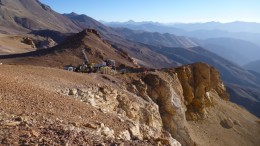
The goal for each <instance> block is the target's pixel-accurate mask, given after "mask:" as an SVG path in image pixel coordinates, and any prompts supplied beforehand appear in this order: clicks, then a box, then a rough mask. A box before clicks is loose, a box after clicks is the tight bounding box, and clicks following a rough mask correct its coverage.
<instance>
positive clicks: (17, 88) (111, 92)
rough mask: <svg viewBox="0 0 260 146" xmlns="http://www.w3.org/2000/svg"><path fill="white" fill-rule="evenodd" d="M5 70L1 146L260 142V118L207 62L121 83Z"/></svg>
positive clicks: (124, 77)
mask: <svg viewBox="0 0 260 146" xmlns="http://www.w3.org/2000/svg"><path fill="white" fill-rule="evenodd" d="M0 69H1V72H0V76H1V78H0V86H1V88H0V90H1V92H0V100H1V108H0V128H1V132H0V142H1V144H2V145H8V144H11V145H16V144H21V145H22V144H29V145H33V144H39V145H41V144H43V145H44V144H45V145H81V144H90V145H100V144H101V145H111V144H118V145H120V144H121V145H179V142H180V143H181V144H182V145H196V144H197V145H256V144H257V143H259V139H258V136H257V135H259V132H260V127H259V121H257V120H258V119H257V118H256V117H254V116H253V115H251V114H250V113H248V112H247V111H245V110H244V109H242V108H240V107H238V106H236V105H234V104H232V103H230V102H229V101H228V96H227V94H226V91H225V87H224V86H223V83H222V81H221V80H220V78H219V74H218V72H217V71H216V70H215V69H214V68H212V67H210V66H208V65H206V64H203V63H197V64H194V65H189V66H184V67H180V68H177V69H167V70H160V71H153V72H151V71H148V72H141V73H126V74H117V75H115V76H108V75H102V74H96V73H92V74H83V73H74V72H68V71H65V70H59V69H53V68H45V67H35V66H27V65H1V66H0ZM201 71H202V72H201ZM257 122H258V123H257ZM175 139H177V141H179V142H177V141H176V140H175Z"/></svg>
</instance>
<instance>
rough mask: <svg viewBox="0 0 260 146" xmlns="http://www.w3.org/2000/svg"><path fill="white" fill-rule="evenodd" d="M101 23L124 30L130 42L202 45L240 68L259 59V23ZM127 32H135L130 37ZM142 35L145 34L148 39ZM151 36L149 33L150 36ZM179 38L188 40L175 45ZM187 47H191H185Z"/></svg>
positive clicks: (129, 33)
mask: <svg viewBox="0 0 260 146" xmlns="http://www.w3.org/2000/svg"><path fill="white" fill-rule="evenodd" d="M102 22H103V23H104V24H106V25H109V26H111V27H115V28H116V29H117V30H121V32H123V34H125V35H127V36H128V39H131V40H134V41H138V42H143V43H148V44H154V45H162V46H168V47H178V46H179V47H180V46H181V47H194V46H196V45H197V46H198V45H200V46H203V47H204V48H205V49H208V50H210V51H212V52H214V53H216V54H218V55H220V56H222V57H224V58H226V59H228V60H230V61H232V62H234V63H237V64H239V65H245V64H247V63H249V62H251V61H254V60H258V59H260V55H259V50H260V33H258V30H260V29H258V28H260V23H250V22H233V23H218V22H209V23H190V24H182V23H179V24H167V25H166V24H161V23H155V22H134V21H128V22H122V23H119V22H110V23H107V22H104V21H102ZM126 28H128V29H132V30H135V31H134V33H131V32H130V31H127V30H126ZM253 30H255V31H253ZM142 31H145V32H146V35H145V32H142ZM124 32H125V33H124ZM148 32H150V34H149V35H148ZM176 35H177V36H176ZM159 36H160V37H159ZM180 36H186V37H183V38H185V39H182V41H177V42H176V40H178V39H176V38H181V37H180ZM152 37H153V38H152ZM170 38H171V39H170ZM184 40H185V41H184ZM149 41H150V42H149ZM180 42H184V43H181V44H183V45H178V44H180ZM185 43H186V44H189V45H184V44H185Z"/></svg>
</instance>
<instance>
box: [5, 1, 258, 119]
mask: <svg viewBox="0 0 260 146" xmlns="http://www.w3.org/2000/svg"><path fill="white" fill-rule="evenodd" d="M0 12H1V13H0V16H1V17H0V19H1V20H0V21H1V23H2V24H3V27H0V32H2V33H33V34H35V35H40V36H45V37H48V36H49V37H52V38H53V40H57V42H58V41H59V45H57V46H56V47H52V48H49V49H46V50H37V51H34V52H29V53H24V54H13V55H5V56H0V59H1V62H6V63H10V64H12V63H13V64H31V65H40V66H41V65H42V66H50V67H58V68H62V67H63V65H65V64H68V63H73V62H74V61H75V63H80V62H83V56H82V55H81V53H80V51H81V50H82V48H84V49H87V50H88V55H90V56H91V57H90V59H93V60H94V61H96V62H99V61H101V60H102V59H104V58H106V57H112V58H114V59H115V60H116V61H117V62H118V63H119V64H118V65H120V64H122V65H128V66H133V65H134V64H138V65H139V66H143V67H148V68H167V67H174V66H179V65H183V64H190V63H194V62H205V63H208V64H210V65H212V66H214V67H215V68H217V69H218V70H219V71H220V73H221V77H222V79H223V80H224V81H225V84H226V85H227V86H228V87H229V88H230V91H231V90H232V91H233V90H235V91H236V89H243V92H246V93H248V94H243V95H242V94H239V92H235V93H233V92H232V93H233V97H236V98H233V99H234V100H233V101H234V102H236V103H239V102H238V101H241V99H245V100H244V101H246V102H243V104H241V103H240V105H243V106H244V107H246V108H247V109H249V110H250V111H251V112H252V113H254V114H255V115H257V116H260V112H259V110H258V109H257V107H260V99H259V98H258V97H259V95H260V92H259V91H258V89H260V77H259V76H258V75H257V74H255V73H252V72H250V71H247V70H245V69H243V68H242V67H241V66H239V65H237V64H236V63H233V62H231V61H229V60H227V59H224V58H223V57H221V56H219V55H217V54H215V53H212V52H210V51H209V50H210V49H204V48H203V47H201V46H198V45H199V43H200V41H199V39H201V38H200V37H198V39H195V40H193V39H191V38H190V37H189V35H188V36H187V37H178V36H176V35H173V34H171V33H172V32H173V30H174V29H172V27H169V26H164V25H163V26H162V25H161V24H153V23H151V25H152V27H154V26H157V27H155V28H158V29H159V28H161V32H162V31H166V30H167V29H165V28H169V29H172V31H168V33H166V34H161V33H153V32H145V31H144V30H142V31H136V30H135V31H134V30H130V29H122V28H119V29H118V28H111V27H108V26H106V25H104V24H101V23H99V22H98V21H96V20H94V19H92V18H90V17H88V16H86V15H79V14H76V13H70V14H63V15H62V14H59V13H57V12H55V11H53V10H52V9H51V8H50V7H48V6H46V5H43V4H42V3H40V2H39V1H37V0H20V1H10V0H1V6H0ZM130 23H135V22H130ZM131 25H133V24H131ZM141 26H143V25H141ZM85 28H92V29H95V30H97V32H96V33H93V32H92V31H91V32H88V30H84V31H82V30H83V29H85ZM149 28H151V26H149ZM155 28H153V29H155ZM174 31H179V33H182V32H183V33H184V34H186V33H187V31H186V30H184V31H183V30H182V29H175V30H174ZM203 31H204V30H203ZM211 31H214V30H205V32H211ZM217 31H218V30H217ZM79 32H80V33H79ZM218 32H221V31H218ZM225 32H226V31H225ZM64 34H66V35H64ZM68 34H69V35H70V36H69V37H67V35H68ZM187 34H189V33H187ZM190 34H191V33H190ZM231 34H232V35H233V34H237V32H232V33H231ZM241 34H245V33H241ZM250 34H251V33H250ZM197 35H201V31H200V32H198V33H197ZM203 35H206V34H203ZM255 35H258V34H255ZM208 36H210V34H209V35H208ZM259 36H260V35H259ZM241 37H242V36H241ZM244 37H245V36H244ZM206 42H207V43H208V44H212V42H220V43H221V44H220V47H222V46H223V47H226V46H228V45H229V44H225V43H224V40H214V41H210V40H208V41H206ZM221 45H222V46H221ZM248 45H249V44H248ZM234 48H235V47H234ZM253 50H255V49H253ZM241 55H243V54H241ZM74 59H75V60H74ZM249 61H250V59H249ZM255 95H257V96H255ZM249 103H254V107H256V108H250V107H251V105H252V104H249Z"/></svg>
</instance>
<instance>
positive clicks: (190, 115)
mask: <svg viewBox="0 0 260 146" xmlns="http://www.w3.org/2000/svg"><path fill="white" fill-rule="evenodd" d="M128 89H129V91H130V92H132V93H135V94H136V95H138V96H141V97H142V98H143V99H145V100H146V101H148V102H152V103H155V104H156V105H158V108H159V112H160V116H161V118H162V123H163V127H164V129H165V130H167V131H168V132H170V133H171V135H172V136H173V137H174V138H176V139H177V140H178V141H180V142H181V143H182V144H183V145H195V143H194V142H193V140H192V139H191V138H190V136H189V133H188V131H187V127H186V126H185V125H186V119H187V120H202V119H204V118H206V117H207V107H210V106H212V105H214V99H212V98H211V96H210V94H213V93H214V94H218V95H219V96H220V97H221V98H222V99H224V100H228V94H227V92H226V89H225V87H224V85H223V83H222V81H221V79H220V76H219V73H218V71H217V70H216V69H214V68H213V67H210V66H209V65H207V64H204V63H196V64H192V65H187V66H182V67H179V68H176V69H165V70H163V71H159V72H154V73H148V74H143V75H142V77H140V78H137V79H135V80H133V81H132V82H131V84H129V88H128Z"/></svg>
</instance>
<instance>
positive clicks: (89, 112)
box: [0, 65, 151, 145]
mask: <svg viewBox="0 0 260 146" xmlns="http://www.w3.org/2000/svg"><path fill="white" fill-rule="evenodd" d="M0 70H1V71H0V87H1V88H0V101H1V105H0V145H18V144H20V145H33V144H36V143H38V144H40V145H66V144H67V145H87V144H88V145H98V144H101V143H110V144H111V143H115V144H116V143H118V141H111V140H110V141H109V139H102V138H101V137H94V135H93V134H91V133H90V132H89V130H86V129H87V128H86V127H85V126H84V125H86V124H87V123H93V124H96V125H100V124H101V123H104V125H105V126H107V127H109V128H111V129H113V130H114V131H115V134H118V132H120V131H123V130H126V129H128V128H129V122H127V121H120V119H119V118H118V117H117V116H116V115H114V114H109V113H103V112H101V111H99V110H97V109H95V108H94V107H92V106H90V105H87V104H85V103H83V102H81V101H79V100H76V99H74V98H71V97H68V96H64V95H61V94H59V93H58V92H57V90H59V89H63V87H64V86H66V87H75V88H76V87H87V86H90V85H94V84H97V83H101V84H103V83H106V82H107V81H106V80H104V79H102V78H101V77H98V76H99V75H98V74H80V73H74V72H68V71H64V70H59V69H51V68H43V67H33V66H9V65H0ZM119 142H120V141H119ZM127 143H128V142H126V143H125V144H127ZM135 143H136V144H137V145H139V144H141V145H149V144H147V143H146V142H144V141H143V142H138V141H133V142H132V144H135ZM128 144H129V143H128ZM132 144H131V145H132ZM150 144H151V143H150Z"/></svg>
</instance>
